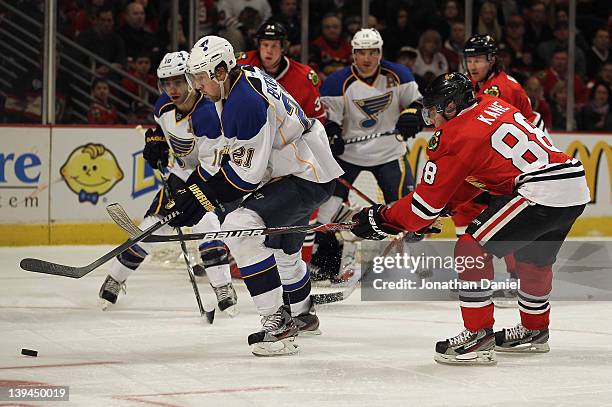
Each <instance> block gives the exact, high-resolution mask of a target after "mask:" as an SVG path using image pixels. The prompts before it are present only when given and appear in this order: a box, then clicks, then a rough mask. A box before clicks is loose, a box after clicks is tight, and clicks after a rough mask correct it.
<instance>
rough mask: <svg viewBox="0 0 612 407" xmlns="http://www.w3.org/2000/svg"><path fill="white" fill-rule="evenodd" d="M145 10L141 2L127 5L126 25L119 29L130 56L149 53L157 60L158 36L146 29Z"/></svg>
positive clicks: (158, 49)
mask: <svg viewBox="0 0 612 407" xmlns="http://www.w3.org/2000/svg"><path fill="white" fill-rule="evenodd" d="M144 27H145V11H144V7H143V6H142V4H140V3H136V2H132V3H129V4H128V5H127V6H126V7H125V25H124V26H123V27H121V28H120V29H119V30H118V34H119V35H120V36H121V38H123V43H124V44H125V51H126V54H127V56H128V58H134V56H136V55H139V54H142V53H143V52H145V53H148V54H149V55H151V57H152V58H154V59H155V60H156V61H157V60H158V59H159V52H160V48H159V45H158V41H157V38H155V36H154V35H153V34H151V33H150V32H148V31H146V30H145V28H144Z"/></svg>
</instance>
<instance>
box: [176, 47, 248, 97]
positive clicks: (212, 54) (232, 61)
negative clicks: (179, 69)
mask: <svg viewBox="0 0 612 407" xmlns="http://www.w3.org/2000/svg"><path fill="white" fill-rule="evenodd" d="M222 63H225V65H226V66H227V70H228V72H229V71H230V70H231V69H232V68H233V67H235V66H236V56H235V55H234V48H233V47H232V45H231V44H230V43H229V41H227V40H226V39H225V38H221V37H217V36H214V35H207V36H205V37H202V38H200V39H199V40H198V42H196V43H195V45H194V46H193V48H192V49H191V53H190V54H189V60H188V61H187V80H188V81H190V82H191V86H194V83H193V79H194V78H193V75H197V74H199V73H206V74H208V76H209V78H210V79H212V80H214V81H215V82H217V83H218V84H219V85H220V86H221V98H222V99H224V98H225V95H224V94H225V91H224V88H223V82H225V81H218V80H217V79H216V78H215V69H217V67H218V66H219V64H222Z"/></svg>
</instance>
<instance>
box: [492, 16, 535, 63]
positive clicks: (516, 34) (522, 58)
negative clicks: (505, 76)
mask: <svg viewBox="0 0 612 407" xmlns="http://www.w3.org/2000/svg"><path fill="white" fill-rule="evenodd" d="M504 32H505V35H504V37H503V41H502V44H505V45H506V46H507V48H508V49H510V50H512V52H513V54H514V61H513V66H511V67H508V69H510V70H512V69H515V70H517V71H521V72H524V73H531V72H533V71H534V69H535V65H534V63H535V61H534V54H535V46H534V44H528V43H527V42H526V41H525V21H524V20H523V17H521V16H519V15H514V16H511V17H509V18H508V23H507V24H506V27H505V30H504ZM500 46H501V44H500Z"/></svg>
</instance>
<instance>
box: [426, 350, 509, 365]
mask: <svg viewBox="0 0 612 407" xmlns="http://www.w3.org/2000/svg"><path fill="white" fill-rule="evenodd" d="M434 360H435V361H436V362H437V363H440V364H443V365H455V366H460V365H464V366H470V365H483V366H484V365H495V364H497V359H496V357H495V351H493V350H486V351H479V352H470V353H466V354H464V355H456V356H454V355H443V354H441V353H435V354H434Z"/></svg>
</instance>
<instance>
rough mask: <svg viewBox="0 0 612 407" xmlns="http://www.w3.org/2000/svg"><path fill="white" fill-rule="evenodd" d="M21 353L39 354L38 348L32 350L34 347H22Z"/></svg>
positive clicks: (28, 354) (26, 354) (27, 354)
mask: <svg viewBox="0 0 612 407" xmlns="http://www.w3.org/2000/svg"><path fill="white" fill-rule="evenodd" d="M21 354H22V355H25V356H34V357H36V356H38V351H37V350H32V349H26V348H22V349H21Z"/></svg>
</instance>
